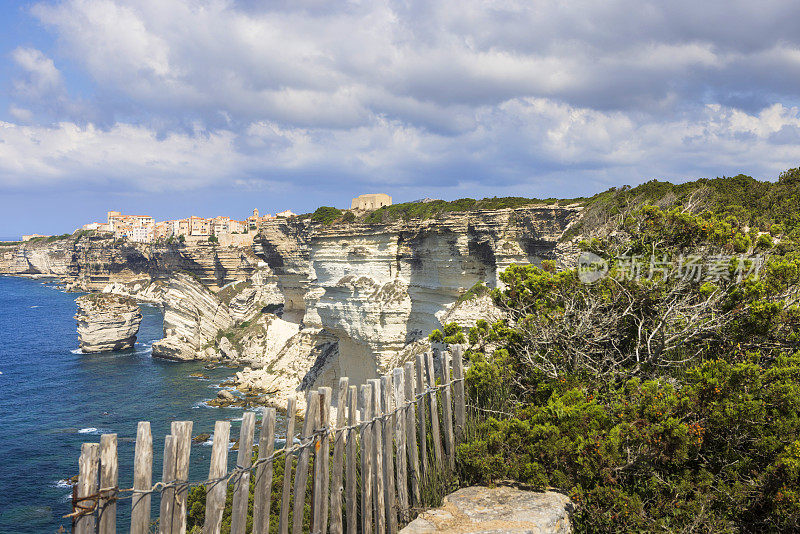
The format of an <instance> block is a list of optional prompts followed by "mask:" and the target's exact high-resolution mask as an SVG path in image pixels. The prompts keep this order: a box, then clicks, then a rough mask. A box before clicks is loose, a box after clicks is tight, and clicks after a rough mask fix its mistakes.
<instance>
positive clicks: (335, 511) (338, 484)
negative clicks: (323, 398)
mask: <svg viewBox="0 0 800 534" xmlns="http://www.w3.org/2000/svg"><path fill="white" fill-rule="evenodd" d="M347 384H348V380H347V377H342V378H340V379H339V390H338V392H337V395H336V433H335V434H334V442H333V474H332V475H331V526H330V531H331V534H342V532H343V529H342V493H343V491H344V485H343V484H342V471H343V468H344V449H345V438H346V434H345V432H344V430H342V428H343V427H344V425H345V422H346V419H345V415H346V406H345V403H346V402H347Z"/></svg>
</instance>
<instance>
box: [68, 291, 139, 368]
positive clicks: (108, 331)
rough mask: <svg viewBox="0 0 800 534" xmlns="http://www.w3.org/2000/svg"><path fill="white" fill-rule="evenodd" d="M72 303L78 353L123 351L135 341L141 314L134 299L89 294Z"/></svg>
mask: <svg viewBox="0 0 800 534" xmlns="http://www.w3.org/2000/svg"><path fill="white" fill-rule="evenodd" d="M75 302H76V303H77V304H78V312H77V314H76V315H75V319H76V320H77V321H78V338H79V340H80V348H81V351H82V352H84V353H93V352H111V351H118V350H126V349H130V348H131V347H133V345H134V344H135V343H136V334H138V332H139V325H140V324H141V322H142V313H141V311H140V310H139V306H137V305H136V302H135V301H133V300H132V299H129V298H126V297H120V296H116V295H104V294H92V295H84V296H82V297H78V298H77V299H76V300H75Z"/></svg>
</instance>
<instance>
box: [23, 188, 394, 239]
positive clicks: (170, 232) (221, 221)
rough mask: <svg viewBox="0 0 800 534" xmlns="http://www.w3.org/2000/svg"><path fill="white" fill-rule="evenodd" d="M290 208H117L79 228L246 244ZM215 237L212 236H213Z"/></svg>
mask: <svg viewBox="0 0 800 534" xmlns="http://www.w3.org/2000/svg"><path fill="white" fill-rule="evenodd" d="M391 205H392V197H390V196H389V195H386V194H384V193H375V194H367V195H360V196H357V197H356V198H354V199H353V200H352V202H351V203H350V210H351V211H355V212H359V211H362V212H363V211H372V210H376V209H378V208H382V207H384V206H391ZM294 216H295V214H294V213H292V212H291V211H290V210H285V211H282V212H280V213H276V214H275V215H272V214H269V213H268V214H266V215H259V213H258V209H254V210H253V214H252V215H250V216H249V217H247V218H246V219H245V220H243V221H238V220H236V219H231V218H230V217H224V216H220V217H212V218H205V217H197V216H194V215H192V216H191V217H189V218H188V219H178V220H171V221H158V222H156V221H155V220H154V219H153V218H152V217H150V216H149V215H124V214H122V213H120V212H118V211H109V212H108V216H107V219H106V222H103V223H100V222H93V223H88V224H84V225H83V226H82V227H81V228H79V229H78V230H96V231H99V232H108V233H112V234H114V237H115V238H116V239H123V238H124V239H127V240H129V241H133V242H136V243H152V242H154V241H158V240H169V239H180V240H182V241H209V240H212V241H213V240H216V241H218V242H220V243H221V244H236V245H245V244H250V243H252V242H253V235H255V234H256V233H257V232H258V227H259V225H260V224H261V223H262V222H264V221H267V220H271V219H279V218H289V217H294ZM42 237H49V236H45V235H39V234H30V235H24V236H22V240H23V241H29V240H31V239H35V238H42ZM211 238H213V239H211Z"/></svg>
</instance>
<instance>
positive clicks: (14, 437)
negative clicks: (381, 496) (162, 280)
mask: <svg viewBox="0 0 800 534" xmlns="http://www.w3.org/2000/svg"><path fill="white" fill-rule="evenodd" d="M78 296H79V295H78V294H75V293H64V292H63V291H61V290H60V289H59V288H58V286H57V284H56V283H55V282H54V281H42V280H27V279H20V278H11V277H0V373H2V374H0V428H2V431H3V434H2V437H0V466H2V467H1V468H0V533H17V532H18V533H42V532H43V533H48V532H55V531H56V530H57V529H58V527H59V526H60V525H63V526H64V528H65V529H66V530H67V531H69V528H70V522H69V520H68V519H62V518H61V516H62V515H64V514H67V513H69V512H70V497H71V491H72V490H71V487H70V486H68V485H66V484H65V483H64V482H63V479H66V478H69V477H70V476H72V475H75V474H77V470H78V456H79V454H80V446H81V443H83V442H95V443H97V442H99V440H100V434H101V433H106V432H113V433H117V434H118V440H119V455H120V469H119V470H120V487H123V488H124V487H131V485H132V465H133V448H134V440H135V438H136V426H137V422H138V421H150V422H151V427H152V432H153V442H154V449H155V451H156V454H155V455H156V458H155V465H154V467H153V473H154V476H153V480H154V481H155V480H158V479H159V476H160V474H161V451H162V449H163V446H164V436H165V435H166V434H167V433H168V432H169V424H170V422H171V421H175V420H191V421H194V428H193V431H192V432H193V434H194V435H197V434H199V433H201V432H207V433H211V432H212V431H213V429H214V421H215V420H216V419H226V420H231V421H234V423H233V425H234V426H233V428H232V429H231V436H234V437H235V436H238V423H237V420H241V416H242V409H241V408H238V409H235V408H224V409H219V408H206V407H204V406H203V404H202V402H203V401H204V400H207V399H210V398H213V397H214V396H215V395H216V392H217V384H219V382H220V381H222V380H223V379H224V378H225V377H226V376H229V375H231V374H232V373H233V372H234V370H232V369H227V368H219V369H214V370H210V371H209V370H205V369H203V367H202V365H201V364H198V363H175V362H167V361H163V360H158V359H153V358H151V355H150V344H151V343H152V342H153V341H154V340H156V339H159V338H161V336H162V314H161V311H160V310H159V309H158V308H157V307H153V306H146V305H145V306H142V313H143V315H144V319H143V321H142V326H141V329H140V332H139V339H138V343H137V344H136V347H135V350H132V351H128V352H125V353H109V354H105V355H84V354H81V353H79V352H78V351H77V347H78V339H77V333H76V330H75V320H74V319H73V316H74V315H75V311H76V305H75V298H76V297H78ZM193 371H200V372H203V373H205V374H206V376H207V377H208V378H207V379H200V378H191V377H189V376H188V375H189V374H190V373H191V372H193ZM281 423H282V421H281ZM282 426H283V425H282V424H279V425H278V428H279V429H280V428H281V427H282ZM210 455H211V447H210V446H208V444H197V445H193V446H192V452H191V462H190V466H191V475H190V477H191V480H202V479H203V478H205V477H206V476H207V475H208V464H209V459H210ZM230 458H231V460H233V458H234V455H233V454H231V455H230ZM128 503H129V501H126V502H124V503H123V504H121V505H120V519H119V520H118V525H119V531H120V532H125V531H127V523H126V522H125V518H127V517H128V510H127V507H128V506H129V504H128Z"/></svg>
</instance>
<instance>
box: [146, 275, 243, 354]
mask: <svg viewBox="0 0 800 534" xmlns="http://www.w3.org/2000/svg"><path fill="white" fill-rule="evenodd" d="M233 324H234V321H233V319H232V318H231V314H230V312H229V310H228V307H227V306H226V305H224V304H223V303H222V302H220V300H219V299H218V298H217V296H216V295H215V294H214V293H213V292H212V291H211V290H209V289H208V288H207V287H206V286H204V285H203V284H202V283H201V282H200V280H198V279H197V278H195V277H194V276H192V275H190V274H186V273H176V274H174V275H173V276H172V278H170V280H169V282H168V284H167V288H166V291H165V292H164V339H162V340H159V341H156V342H155V343H153V356H155V357H158V358H167V359H170V360H195V359H200V358H202V357H203V349H204V348H205V345H208V344H210V343H212V342H214V340H215V338H216V336H217V334H218V333H219V332H220V331H224V330H227V329H229V328H231V327H232V326H233Z"/></svg>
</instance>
